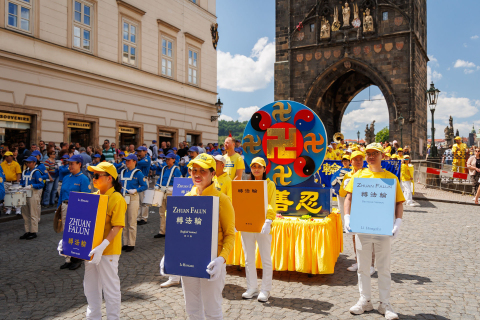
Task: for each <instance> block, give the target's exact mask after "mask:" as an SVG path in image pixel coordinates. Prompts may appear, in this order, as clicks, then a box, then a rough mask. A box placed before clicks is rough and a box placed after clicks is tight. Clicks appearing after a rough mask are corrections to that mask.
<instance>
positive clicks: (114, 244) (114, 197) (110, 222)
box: [96, 187, 127, 256]
mask: <svg viewBox="0 0 480 320" xmlns="http://www.w3.org/2000/svg"><path fill="white" fill-rule="evenodd" d="M96 194H100V191H97V192H96ZM105 195H106V196H108V203H107V217H106V219H105V228H104V229H103V239H107V236H108V234H109V233H110V230H112V228H113V227H122V230H120V231H119V232H118V233H117V235H116V236H115V238H113V241H111V242H110V244H109V245H108V246H107V247H106V248H105V250H104V251H103V255H104V256H107V255H114V254H118V255H119V254H121V253H122V231H123V227H125V213H126V212H127V203H126V202H125V199H124V198H123V197H122V194H121V193H120V192H115V189H114V188H113V187H112V188H110V189H108V191H107V192H106V193H105Z"/></svg>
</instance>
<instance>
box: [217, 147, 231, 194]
mask: <svg viewBox="0 0 480 320" xmlns="http://www.w3.org/2000/svg"><path fill="white" fill-rule="evenodd" d="M213 158H214V159H215V163H216V164H217V166H216V169H215V173H216V176H215V178H214V180H215V186H216V187H217V189H218V190H220V191H222V192H223V193H224V194H226V195H227V196H228V197H229V198H230V201H232V179H231V178H230V176H229V175H228V173H226V172H224V171H223V169H224V168H225V164H226V163H227V160H225V158H224V157H223V156H222V155H216V156H214V157H213Z"/></svg>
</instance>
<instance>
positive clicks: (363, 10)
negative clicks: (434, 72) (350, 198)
mask: <svg viewBox="0 0 480 320" xmlns="http://www.w3.org/2000/svg"><path fill="white" fill-rule="evenodd" d="M347 4H348V8H349V9H347ZM426 10H427V8H426V1H425V0H343V1H340V0H276V36H275V37H276V39H275V40H276V62H275V100H283V99H288V100H294V101H298V102H301V103H303V104H305V105H307V106H308V107H310V108H311V109H312V110H314V111H315V112H316V113H317V114H318V115H319V117H320V118H321V119H322V121H323V123H324V124H325V126H326V129H327V134H328V138H329V139H330V140H331V139H332V137H333V134H334V133H336V132H341V129H342V128H341V123H342V117H343V114H344V112H345V109H346V108H347V106H348V104H349V102H350V101H351V100H352V99H353V98H354V97H355V96H356V95H357V94H358V93H359V92H360V91H362V90H363V89H365V88H367V87H368V86H370V85H376V86H378V87H379V88H380V90H381V92H382V93H383V95H384V97H385V99H386V102H387V106H388V114H389V127H390V141H391V140H392V139H394V138H395V139H397V140H398V141H399V143H400V125H399V121H398V118H399V117H400V115H401V116H402V117H403V118H404V119H405V120H404V125H403V130H402V132H403V144H404V145H410V146H411V150H412V152H411V154H412V156H413V158H414V159H415V158H419V157H420V156H421V155H422V154H423V155H425V151H426V141H427V100H426V96H425V91H426V89H427V61H428V57H427V26H426V23H427V21H426V17H427V16H426ZM357 17H358V18H357ZM371 119H372V120H375V114H372V115H371ZM420 148H422V149H423V150H420Z"/></svg>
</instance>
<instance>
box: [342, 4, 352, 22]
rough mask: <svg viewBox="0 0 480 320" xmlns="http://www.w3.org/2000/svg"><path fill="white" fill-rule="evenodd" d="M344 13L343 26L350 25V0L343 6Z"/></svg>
mask: <svg viewBox="0 0 480 320" xmlns="http://www.w3.org/2000/svg"><path fill="white" fill-rule="evenodd" d="M342 13H343V27H344V28H345V27H350V7H349V6H348V1H345V7H344V6H342Z"/></svg>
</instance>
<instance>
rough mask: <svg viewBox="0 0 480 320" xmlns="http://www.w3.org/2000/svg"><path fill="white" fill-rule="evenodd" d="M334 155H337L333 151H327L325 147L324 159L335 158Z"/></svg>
mask: <svg viewBox="0 0 480 320" xmlns="http://www.w3.org/2000/svg"><path fill="white" fill-rule="evenodd" d="M336 157H337V155H336V154H335V153H334V152H333V151H330V152H329V151H328V149H327V152H326V153H325V160H335V158H336Z"/></svg>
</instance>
